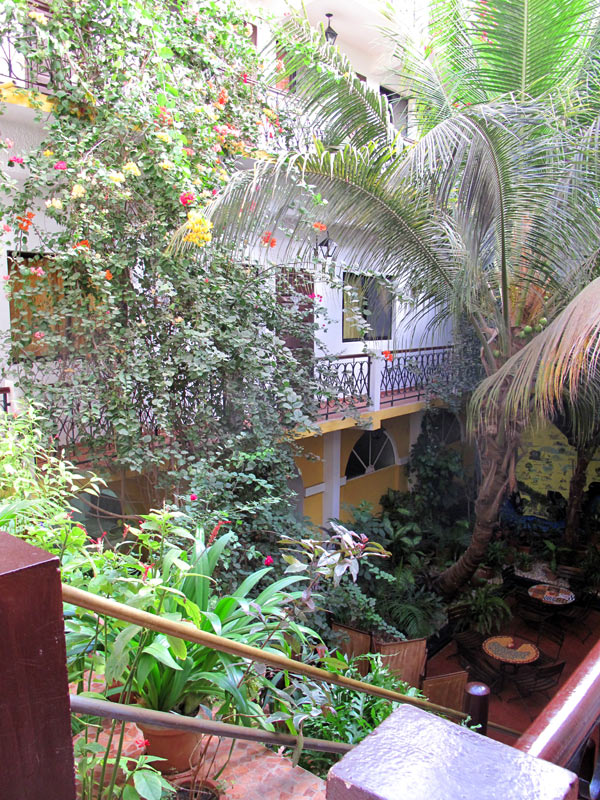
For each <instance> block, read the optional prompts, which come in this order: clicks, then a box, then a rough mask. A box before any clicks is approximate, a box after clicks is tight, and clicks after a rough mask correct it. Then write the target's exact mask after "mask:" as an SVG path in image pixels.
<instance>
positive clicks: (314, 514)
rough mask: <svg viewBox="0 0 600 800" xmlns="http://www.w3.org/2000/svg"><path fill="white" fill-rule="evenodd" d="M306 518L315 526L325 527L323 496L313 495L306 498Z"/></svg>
mask: <svg viewBox="0 0 600 800" xmlns="http://www.w3.org/2000/svg"><path fill="white" fill-rule="evenodd" d="M304 516H305V517H308V518H309V519H310V521H311V522H314V524H315V525H323V495H322V494H313V495H312V496H311V497H305V498H304Z"/></svg>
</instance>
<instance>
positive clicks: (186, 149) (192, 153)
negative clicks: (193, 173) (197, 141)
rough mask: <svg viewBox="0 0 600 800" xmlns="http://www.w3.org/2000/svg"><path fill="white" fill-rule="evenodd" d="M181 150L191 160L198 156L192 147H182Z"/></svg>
mask: <svg viewBox="0 0 600 800" xmlns="http://www.w3.org/2000/svg"><path fill="white" fill-rule="evenodd" d="M181 149H182V150H183V152H184V153H185V154H186V156H189V158H191V157H192V156H195V155H196V151H195V150H192V148H191V147H182V148H181Z"/></svg>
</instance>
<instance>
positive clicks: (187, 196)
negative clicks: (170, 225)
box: [179, 192, 196, 206]
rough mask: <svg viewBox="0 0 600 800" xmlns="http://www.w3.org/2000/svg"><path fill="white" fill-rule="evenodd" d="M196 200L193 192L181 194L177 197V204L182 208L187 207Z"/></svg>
mask: <svg viewBox="0 0 600 800" xmlns="http://www.w3.org/2000/svg"><path fill="white" fill-rule="evenodd" d="M195 199H196V195H195V194H194V193H193V192H182V193H181V194H180V195H179V202H180V203H181V205H182V206H189V204H190V203H193V202H194V200H195Z"/></svg>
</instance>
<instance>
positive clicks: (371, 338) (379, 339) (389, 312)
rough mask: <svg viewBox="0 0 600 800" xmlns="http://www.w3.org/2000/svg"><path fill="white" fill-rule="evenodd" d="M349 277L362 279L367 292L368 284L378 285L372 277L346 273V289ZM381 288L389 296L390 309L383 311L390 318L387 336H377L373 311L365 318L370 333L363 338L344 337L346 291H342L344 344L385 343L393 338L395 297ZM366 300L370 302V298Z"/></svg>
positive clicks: (383, 287) (387, 321)
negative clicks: (373, 321)
mask: <svg viewBox="0 0 600 800" xmlns="http://www.w3.org/2000/svg"><path fill="white" fill-rule="evenodd" d="M349 277H354V278H359V279H361V281H363V282H364V284H365V286H364V287H363V288H364V289H365V292H366V291H367V290H368V286H366V284H368V283H371V284H375V285H377V283H376V281H377V279H376V278H375V277H374V276H372V275H360V274H358V273H356V272H344V287H345V286H346V285H347V281H348V278H349ZM379 287H380V288H382V289H384V290H385V291H386V292H387V294H388V303H389V309H388V310H387V311H386V310H385V309H382V310H383V311H385V313H386V314H387V315H388V317H389V319H387V320H386V323H387V325H386V330H387V335H383V336H379V335H377V331H376V330H375V326H374V325H373V323H372V321H371V320H372V318H373V316H374V315H373V310H371V314H370V315H368V316H364V320H365V322H366V324H367V325H369V326H370V327H371V330H370V331H368V332H367V333H365V334H364V335H363V336H352V337H346V336H344V315H345V312H346V291H345V289H344V290H343V291H342V342H384V341H387V340H388V339H391V338H392V326H393V322H394V301H393V297H392V295H391V293H390V291H389V289H387V288H386V287H385V286H381V284H379ZM366 299H367V300H368V299H369V298H368V297H366Z"/></svg>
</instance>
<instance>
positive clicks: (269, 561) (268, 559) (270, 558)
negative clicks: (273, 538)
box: [265, 556, 273, 567]
mask: <svg viewBox="0 0 600 800" xmlns="http://www.w3.org/2000/svg"><path fill="white" fill-rule="evenodd" d="M272 563H273V556H267V557H266V558H265V567H270V566H271V564H272Z"/></svg>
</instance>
